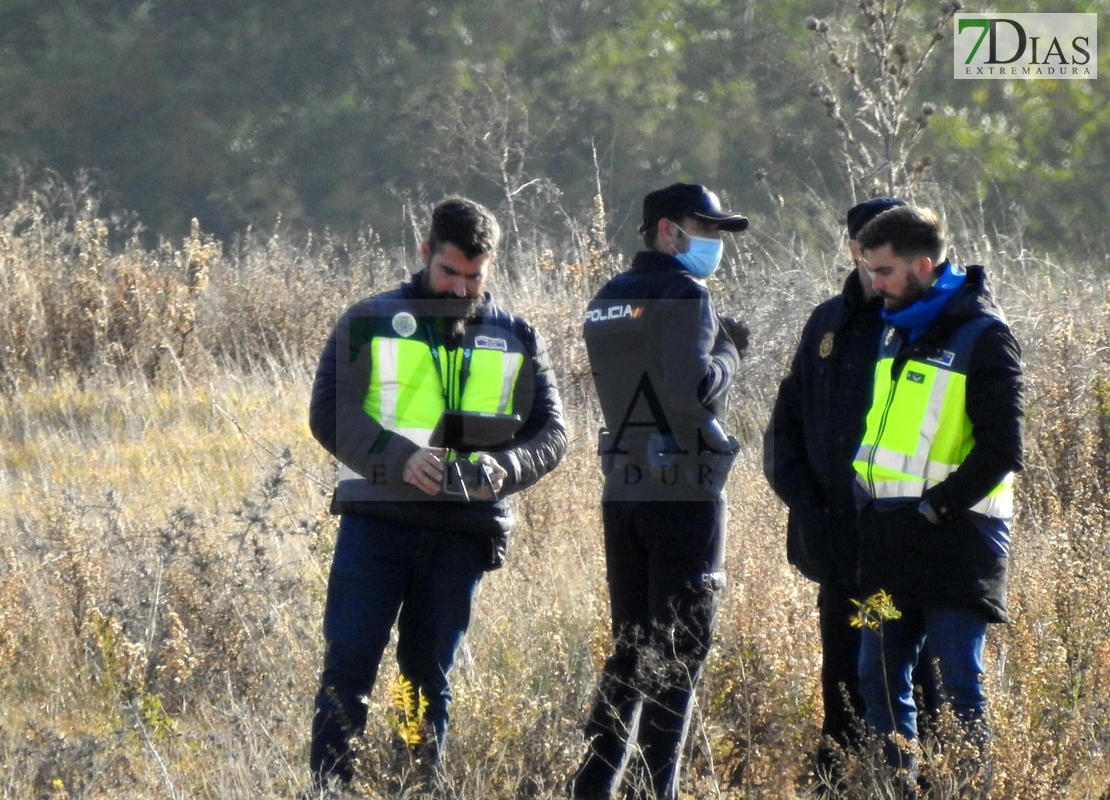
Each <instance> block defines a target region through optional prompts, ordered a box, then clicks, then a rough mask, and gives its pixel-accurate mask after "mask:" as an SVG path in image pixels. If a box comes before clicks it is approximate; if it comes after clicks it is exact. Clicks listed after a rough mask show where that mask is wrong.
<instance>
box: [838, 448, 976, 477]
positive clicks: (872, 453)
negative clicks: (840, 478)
mask: <svg viewBox="0 0 1110 800" xmlns="http://www.w3.org/2000/svg"><path fill="white" fill-rule="evenodd" d="M865 450H866V454H865ZM862 458H867V459H868V462H869V463H870V464H872V465H873V466H875V467H882V468H883V469H884V470H888V471H890V472H898V473H901V474H903V475H906V476H909V477H912V478H922V479H924V480H927V481H929V482H931V483H940V482H941V481H942V480H944V479H945V478H947V477H948V476H949V475H951V474H952V473H953V472H955V471H956V469H957V468H958V467H959V466H960V465H959V464H945V463H944V462H943V461H930V460H929V454H928V452H926V453H925V454H924V456H922V455H921V454H920V453H919V454H915V455H913V456H907V455H906V454H905V453H899V452H898V451H897V450H888V449H886V448H885V447H874V446H867V447H861V448H860V450H859V453H858V454H857V455H856V459H857V460H860V459H862Z"/></svg>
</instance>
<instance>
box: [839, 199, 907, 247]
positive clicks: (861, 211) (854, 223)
mask: <svg viewBox="0 0 1110 800" xmlns="http://www.w3.org/2000/svg"><path fill="white" fill-rule="evenodd" d="M904 205H905V203H904V202H903V201H901V200H898V199H897V198H894V197H873V198H871V199H870V200H864V201H863V202H862V203H860V204H859V205H856V206H852V207H851V208H850V209H848V238H849V239H858V238H859V232H860V231H862V230H863V226H864V225H866V224H867V223H868V222H870V221H871V220H873V219H875V217H877V216H879V214H882V213H883V212H884V211H890V209H892V208H896V207H897V206H904Z"/></svg>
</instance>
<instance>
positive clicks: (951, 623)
mask: <svg viewBox="0 0 1110 800" xmlns="http://www.w3.org/2000/svg"><path fill="white" fill-rule="evenodd" d="M900 610H901V611H902V618H901V619H898V620H888V621H886V622H883V623H882V624H881V625H880V626H879V628H878V629H870V628H864V629H863V636H862V641H861V643H860V656H859V678H860V693H861V694H862V695H863V701H864V707H865V713H864V718H865V720H866V721H867V724H868V726H869V727H870V728H871V729H872V730H874V731H875V732H877V733H879V734H880V735H883V736H884V738H885V736H886V734H890V733H899V734H901V735H902V736H905V737H906V738H907V739H916V738H917V707H916V705H915V704H914V698H913V679H912V677H911V675H912V673H913V668H914V665H915V664H916V663H917V660H918V655H919V653H920V652H921V648H922V646H923V645H924V644H925V642H926V640H928V647H929V658H931V659H933V660H935V661H936V662H937V664H938V669H939V672H940V680H941V695H942V699H943V700H944V701H946V702H948V703H950V704H951V706H952V710H953V711H954V712H955V714H956V716H957V718H958V719H960V720H961V721H962V722H963V723H964V725H965V726H966V727H967V729H968V730H969V731H976V730H979V729H982V730H983V731H985V722H984V712H985V710H986V695H985V694H984V693H983V681H982V676H983V644H984V642H985V640H986V635H987V620H986V617H985V616H984V615H983V614H982V613H981V612H978V611H974V610H970V609H956V608H938V609H906V608H903V609H900ZM887 754H888V759H889V760H890V761H891V763H892V764H894V765H895V766H906V767H910V768H911V769H912V767H913V765H912V764H909V763H906V762H905V759H904V755H903V754H901V753H899V752H898V750H897V748H893V747H891V748H888V749H887Z"/></svg>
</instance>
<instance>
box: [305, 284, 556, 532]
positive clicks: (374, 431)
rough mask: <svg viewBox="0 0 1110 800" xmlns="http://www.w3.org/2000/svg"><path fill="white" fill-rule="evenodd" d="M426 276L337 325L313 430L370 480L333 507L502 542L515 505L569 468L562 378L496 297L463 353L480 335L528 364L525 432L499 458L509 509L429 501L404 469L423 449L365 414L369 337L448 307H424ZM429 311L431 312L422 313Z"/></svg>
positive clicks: (341, 494) (322, 370)
mask: <svg viewBox="0 0 1110 800" xmlns="http://www.w3.org/2000/svg"><path fill="white" fill-rule="evenodd" d="M422 279H423V273H422V272H420V273H417V274H416V275H415V276H413V280H412V281H411V282H409V283H405V284H403V285H402V286H401V287H400V288H398V289H396V290H393V291H391V292H386V293H384V294H380V295H376V296H374V297H370V298H367V299H365V300H362V301H360V302H358V303H356V304H355V305H354V306H352V307H351V308H350V309H348V310H347V312H346V313H344V315H343V316H342V317H341V318H340V319H339V321H338V322H337V323H336V326H335V328H334V330H333V331H332V333H331V336H330V337H329V339H328V342H327V344H326V345H325V347H324V351H323V353H322V354H321V356H320V361H319V364H318V366H317V369H316V378H315V381H314V383H313V386H312V400H311V403H310V406H309V427H310V429H311V430H312V434H313V436H315V437H316V439H317V441H319V442H320V444H321V445H323V447H324V449H326V450H327V451H328V452H329V453H331V454H332V455H333V456H335V457H336V459H338V460H339V461H340V462H341V463H343V464H344V465H346V466H347V467H349V468H350V469H351V470H353V471H354V472H355V473H357V474H358V475H360V476H364V478H365V479H363V480H346V481H341V482H340V483H339V486H338V487H337V488H336V491H335V494H334V496H333V498H332V507H331V510H332V513H336V514H369V515H373V516H380V517H383V518H386V519H390V520H394V521H400V522H409V523H412V524H415V525H422V526H425V527H431V528H434V529H436V530H448V531H458V532H462V533H474V534H499V533H504V532H507V531H509V530H510V529H511V528H512V525H513V522H514V520H513V515H512V512H511V509H510V507H509V505H508V503H507V502H506V500H505V499H504V498H505V496H506V495H509V494H511V493H513V492H517V491H520V490H521V489H524V488H526V487H528V486H531V485H532V484H534V483H536V482H537V481H538V480H540V478H542V477H543V476H544V475H546V474H547V473H548V472H550V471H551V470H553V469H555V467H556V466H557V465H558V464H559V462H560V461H561V459H562V457H563V455H564V453H565V451H566V447H567V433H566V426H565V424H564V421H563V409H562V402H561V400H560V399H559V392H558V390H557V388H556V385H555V373H554V371H553V370H552V368H551V361H550V358H549V356H548V353H547V346H546V344H545V343H544V340H543V338H542V337H541V336H540V334H539V333H538V332H537V331H536V330H535V329H534V328H533V327H532V326H531V325H529V324H528V323H527V322H525V321H524V320H523V319H521V318H520V317H517V316H514V315H513V314H510V313H509V312H508V311H505V310H504V309H502V308H500V307H499V306H497V305H496V304H495V303H494V302H493V300H492V298H491V297H490V296H489V294H487V295H486V297H485V302H484V303H483V305H482V307H481V309H480V310H479V311H478V313H477V315H476V316H475V317H474V318H473V319H471V320H469V321H468V322H467V326H466V331H465V333H464V334H463V339H462V340H461V341H460V342H459V343H458V346H460V347H472V346H474V341H475V338H476V337H478V336H480V335H487V336H495V337H498V340H499V341H501V342H502V345H503V346H505V347H508V348H511V349H512V350H514V351H519V352H522V353H524V354H525V356H526V357H525V359H524V363H523V365H522V367H521V370H522V373H521V376H520V379H519V380H518V382H517V386H516V392H515V394H514V398H513V411H514V412H516V413H518V414H519V415H520V417H521V419H522V420H523V425H522V426H521V428H520V430H518V431H517V433H516V435H515V436H514V437H513V440H512V442H511V443H510V444H509V446H508V447H506V448H505V449H503V450H499V451H498V452H495V453H491V454H490V455H491V456H493V458H495V459H496V460H497V462H498V463H499V464H500V465H501V466H502V467H504V468H505V470H506V472H507V473H508V476H507V477H506V479H505V483H504V485H503V487H502V490H501V495H502V499H501V500H499V501H497V502H493V501H474V502H460V501H459V498H458V496H454V495H446V494H443V493H441V494H438V495H435V496H434V497H432V496H428V495H426V494H424V493H423V492H421V491H420V490H419V489H417V488H416V487H414V486H410V485H409V484H407V483H405V482H404V480H403V478H402V471H403V468H404V464H405V462H406V461H407V460H408V458H409V457H410V456H411V455H412V454H413V453H414V452H416V450H417V449H418V447H419V446H418V445H417V444H416V443H415V442H413V441H411V440H409V439H407V438H406V437H404V436H401V435H399V434H394V433H392V432H390V431H387V430H385V429H384V428H383V427H382V425H381V423H380V422H378V420H376V419H374V418H373V417H371V416H370V415H369V414H367V413H366V411H365V410H364V405H363V404H364V401H365V399H366V392H367V387H368V386H369V383H370V368H371V364H370V347H369V343H370V336H371V334H372V332H373V330H374V327H375V325H376V324H378V323H377V320H379V319H381V318H385V319H386V320H389V319H391V318H393V316H394V315H395V314H396V313H397V312H398V311H413V312H414V313H416V315H417V316H419V317H425V316H426V317H435V316H436V313H435V312H436V311H437V310H441V306H438V305H437V304H436V301H427V300H423V299H422V297H423V295H422V291H421V283H422ZM422 309H423V311H422Z"/></svg>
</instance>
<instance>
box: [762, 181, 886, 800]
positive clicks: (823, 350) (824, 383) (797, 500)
mask: <svg viewBox="0 0 1110 800" xmlns="http://www.w3.org/2000/svg"><path fill="white" fill-rule="evenodd" d="M902 205H905V203H903V202H902V201H901V200H896V199H893V198H886V197H881V198H873V199H871V200H867V201H865V202H862V203H860V204H858V205H856V206H853V207H852V209H851V210H850V211H848V218H847V223H848V239H849V241H848V249H849V252H850V253H851V257H852V262H853V264H854V265H855V269H853V270H852V272H851V274H850V275H849V276H848V278H847V280H846V281H845V282H844V289H843V290H842V291H841V293H840V294H838V295H836V296H835V297H832V298H830V299H829V300H826V301H825V302H823V303H821V304H820V305H819V306H817V308H816V309H814V311H813V313H812V315H811V316H810V318H809V321H808V322H807V323H806V325H805V328H804V329H803V331H802V337H801V342H800V343H799V345H798V349H797V351H796V353H795V355H794V360H793V362H792V364H791V367H790V373H789V374H788V375H787V376H786V378H785V379H783V381H782V384H781V385H780V387H779V393H778V397H777V399H776V401H775V408H774V411H773V413H772V416H771V421H770V424H769V425H768V427H767V432H766V434H765V437H764V450H763V465H764V474H765V475H766V476H767V480H768V481H769V482H770V484H771V487H772V488H773V489H774V490H775V493H776V494H778V496H779V497H780V498H782V500H783V502H785V503H786V505H787V506H788V508H789V510H790V514H789V518H788V522H787V545H786V546H787V558H788V559H789V561H790V563H791V564H793V565H794V567H795V568H797V570H798V571H799V572H801V573H802V575H804V576H805V577H807V578H809V579H810V580H813V581H816V582H817V583H818V584H819V585H820V590H819V593H818V600H817V604H818V614H819V620H820V623H819V624H820V633H821V657H822V662H821V694H822V699H823V702H824V707H825V720H824V724H823V725H822V727H821V733H822V735H823V736H824V737H825V741H824V743H823V744H822V746H821V748H820V749H819V750H818V754H817V764H816V769H817V773H818V775H817V778H818V781H819V783H820V784H823V785H824V786H825V787H826V788H828V787H830V786H831V785H833V784H835V783H836V781H837V774H836V773H837V769H836V765H837V759H836V749H837V748H838V747H847V746H849V745H850V744H851V742H852V738H853V731H854V729H855V728H856V727H858V725H859V720H861V719H862V718H863V700H862V699H861V697H860V693H859V678H858V672H857V660H858V657H859V646H860V632H859V630H858V629H856V628H853V627H852V626H851V625H850V624H849V618H850V617H851V616H852V614H853V612H854V611H855V606H854V605H853V604H852V598H858V596H859V593H858V584H857V579H856V568H857V561H858V553H859V534H858V532H857V529H856V504H855V499H854V495H853V489H852V486H853V483H854V482H855V471H854V470H853V468H852V459H853V457H854V456H855V453H856V448H857V447H858V446H859V442H860V439H861V437H862V436H863V428H864V418H865V416H866V414H867V409H868V407H869V405H870V400H871V387H872V384H873V382H874V374H873V373H874V370H875V361H876V359H877V357H878V352H879V335H880V333H881V331H882V329H883V321H882V318H881V317H880V311H881V310H882V307H883V303H882V299H881V298H880V297H878V296H877V295H876V294H875V292H874V291H873V290H872V288H871V279H870V277H869V276H868V274H867V271H866V269H865V268H864V267H863V266H862V265H861V259H860V253H859V244H858V242H857V241H856V236H857V234H859V232H860V231H861V230H862V229H863V227H864V225H866V224H867V223H868V222H870V221H871V220H872V219H874V218H875V217H877V216H878V215H879V214H881V213H883V212H884V211H888V210H890V209H891V208H894V207H896V206H902Z"/></svg>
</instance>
